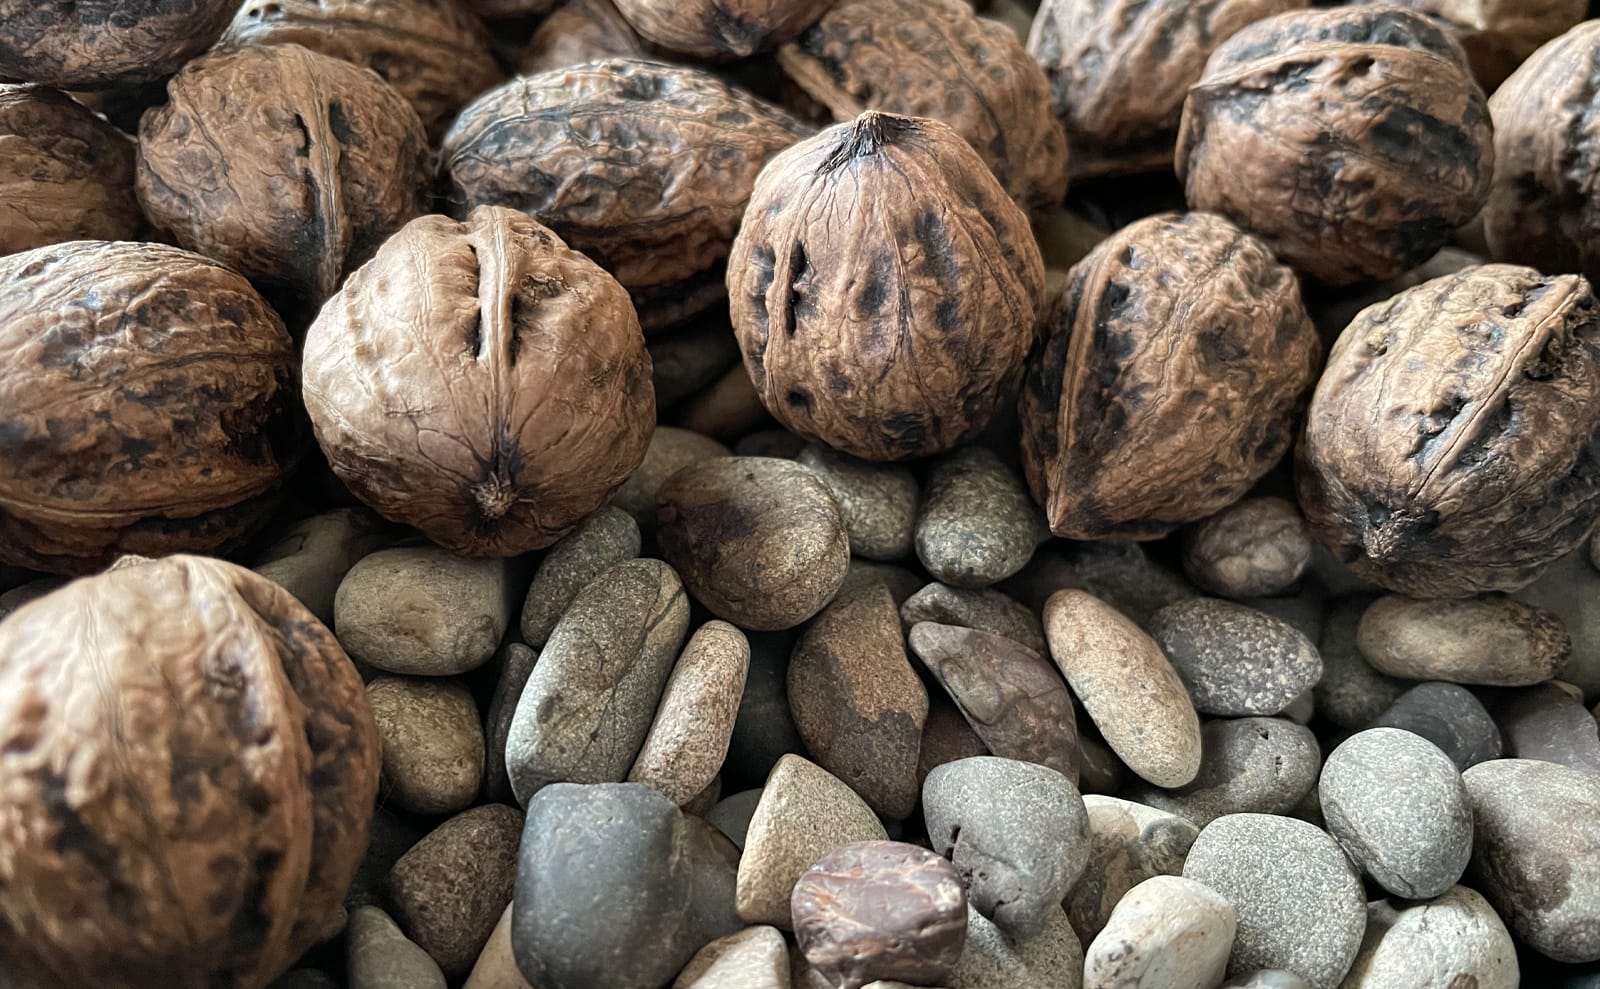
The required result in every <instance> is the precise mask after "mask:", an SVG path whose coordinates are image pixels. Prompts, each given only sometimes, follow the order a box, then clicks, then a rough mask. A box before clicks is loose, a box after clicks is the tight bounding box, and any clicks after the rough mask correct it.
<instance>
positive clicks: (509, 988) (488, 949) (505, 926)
mask: <svg viewBox="0 0 1600 989" xmlns="http://www.w3.org/2000/svg"><path fill="white" fill-rule="evenodd" d="M461 989H533V987H532V986H530V985H528V980H527V979H524V978H523V977H522V972H520V971H519V970H518V969H517V960H516V958H515V957H514V956H513V955H512V953H511V903H510V901H507V902H506V908H505V909H504V910H502V911H500V919H499V920H498V921H497V922H496V923H495V925H494V931H493V932H492V933H490V935H489V940H488V942H487V943H486V944H485V945H484V946H483V951H481V952H480V953H479V954H478V960H477V961H476V962H475V963H474V964H473V966H472V972H471V973H470V974H469V975H468V976H467V981H466V984H465V985H463V986H462V987H461Z"/></svg>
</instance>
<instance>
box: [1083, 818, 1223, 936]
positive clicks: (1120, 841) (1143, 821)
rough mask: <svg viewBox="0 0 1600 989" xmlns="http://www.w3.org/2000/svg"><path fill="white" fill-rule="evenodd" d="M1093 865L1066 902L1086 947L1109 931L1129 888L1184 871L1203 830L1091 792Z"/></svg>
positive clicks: (1090, 862)
mask: <svg viewBox="0 0 1600 989" xmlns="http://www.w3.org/2000/svg"><path fill="white" fill-rule="evenodd" d="M1083 806H1084V808H1085V809H1086V810H1087V811H1088V812H1089V861H1088V863H1087V864H1086V865H1085V866H1084V868H1083V875H1082V876H1080V877H1079V878H1078V881H1077V882H1075V883H1073V884H1072V889H1071V891H1070V892H1068V893H1067V899H1066V901H1065V903H1064V904H1063V905H1064V906H1065V907H1066V908H1067V917H1068V919H1069V920H1071V921H1072V929H1073V930H1074V931H1076V932H1077V934H1078V939H1079V940H1080V941H1083V942H1084V943H1088V942H1089V941H1093V940H1094V938H1095V935H1097V934H1099V933H1100V931H1101V929H1102V928H1104V927H1105V924H1106V920H1107V918H1109V917H1110V916H1111V911H1112V910H1113V909H1114V908H1115V907H1116V905H1117V904H1118V903H1119V902H1121V900H1122V897H1123V896H1124V895H1125V894H1126V893H1127V892H1128V890H1130V889H1132V888H1133V887H1135V886H1137V885H1139V884H1140V883H1142V882H1144V881H1145V880H1146V879H1151V878H1153V877H1155V876H1176V875H1178V874H1179V873H1181V872H1182V871H1183V860H1184V858H1185V857H1186V856H1187V855H1188V854H1189V846H1191V845H1193V844H1194V839H1195V836H1196V835H1198V834H1199V833H1200V829H1199V828H1197V827H1195V825H1194V824H1193V823H1192V822H1190V821H1189V820H1187V819H1185V818H1182V817H1178V816H1177V815H1175V814H1169V813H1167V812H1166V811H1164V810H1158V809H1156V808H1154V807H1148V806H1146V805H1144V804H1138V803H1134V802H1133V801H1131V800H1123V799H1121V798H1118V797H1107V796H1102V795H1099V794H1090V795H1088V796H1086V797H1084V798H1083Z"/></svg>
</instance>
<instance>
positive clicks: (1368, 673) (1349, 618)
mask: <svg viewBox="0 0 1600 989" xmlns="http://www.w3.org/2000/svg"><path fill="white" fill-rule="evenodd" d="M1376 600H1377V595H1375V594H1358V595H1356V596H1354V597H1344V598H1339V599H1337V600H1335V601H1334V602H1332V603H1331V604H1330V605H1329V606H1328V610H1327V613H1326V614H1325V615H1324V616H1323V620H1322V635H1321V636H1320V637H1319V638H1318V639H1317V652H1318V653H1319V654H1321V656H1322V679H1321V680H1318V681H1317V685H1316V687H1314V688H1313V696H1314V697H1315V698H1316V702H1317V710H1318V711H1319V712H1321V714H1322V716H1323V717H1325V718H1327V719H1328V720H1329V721H1331V722H1333V723H1334V724H1335V725H1337V726H1339V727H1340V728H1344V729H1346V730H1348V731H1359V730H1360V729H1362V728H1365V727H1367V726H1368V725H1370V724H1372V719H1374V718H1376V717H1378V716H1379V715H1380V714H1382V713H1383V712H1384V711H1385V710H1386V709H1387V708H1388V707H1389V705H1391V704H1393V703H1394V702H1395V701H1396V700H1398V699H1399V697H1400V695H1401V694H1403V693H1405V692H1406V688H1407V687H1409V686H1410V684H1409V683H1407V682H1406V681H1404V680H1396V679H1395V678H1394V677H1391V676H1385V675H1384V674H1382V673H1379V672H1378V671H1377V670H1375V669H1373V668H1372V664H1370V663H1368V662H1367V660H1366V657H1365V656H1362V655H1361V650H1360V649H1359V648H1358V647H1357V646H1356V635H1357V632H1358V630H1359V629H1360V627H1361V616H1362V615H1364V614H1366V611H1367V608H1368V606H1369V605H1371V603H1372V602H1373V601H1376Z"/></svg>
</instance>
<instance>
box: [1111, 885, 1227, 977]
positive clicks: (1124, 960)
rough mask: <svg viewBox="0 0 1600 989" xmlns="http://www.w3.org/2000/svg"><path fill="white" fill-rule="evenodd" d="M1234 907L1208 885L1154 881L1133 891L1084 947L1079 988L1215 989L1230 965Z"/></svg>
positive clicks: (1138, 886)
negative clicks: (1081, 978) (1213, 988)
mask: <svg viewBox="0 0 1600 989" xmlns="http://www.w3.org/2000/svg"><path fill="white" fill-rule="evenodd" d="M1236 925H1237V920H1236V918H1235V916H1234V910H1233V904H1231V903H1229V902H1228V901H1227V900H1225V899H1223V897H1222V896H1221V895H1220V894H1218V893H1217V892H1216V891H1215V890H1213V889H1212V888H1211V887H1209V886H1205V885H1203V884H1201V883H1197V882H1195V881H1194V880H1192V879H1184V878H1182V877H1181V876H1155V877H1153V878H1151V879H1146V880H1145V881H1144V882H1142V883H1140V884H1139V885H1137V886H1135V887H1133V888H1132V889H1130V890H1129V891H1128V894H1127V895H1126V896H1124V897H1123V898H1122V902H1120V903H1118V904H1117V908H1116V909H1115V910H1113V911H1112V912H1111V918H1110V919H1109V920H1107V921H1106V925H1105V928H1104V929H1103V930H1102V931H1101V932H1100V934H1099V935H1098V936H1097V937H1096V938H1095V939H1094V940H1093V941H1092V942H1091V943H1090V944H1089V945H1088V946H1087V947H1086V948H1085V949H1084V952H1083V955H1084V958H1083V989H1212V987H1213V986H1215V985H1216V984H1217V983H1219V982H1221V981H1222V973H1223V971H1224V970H1225V969H1226V968H1227V967H1228V953H1229V951H1230V950H1231V949H1232V948H1233V933H1234V928H1235V926H1236Z"/></svg>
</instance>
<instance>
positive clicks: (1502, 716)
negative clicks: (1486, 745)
mask: <svg viewBox="0 0 1600 989" xmlns="http://www.w3.org/2000/svg"><path fill="white" fill-rule="evenodd" d="M1495 721H1496V722H1497V723H1498V724H1499V726H1500V732H1501V735H1502V736H1503V737H1504V739H1505V750H1506V751H1505V754H1506V757H1507V758H1510V759H1542V760H1544V761H1545V762H1556V763H1560V764H1561V765H1563V766H1571V767H1572V768H1573V769H1581V770H1583V771H1584V772H1586V773H1594V774H1595V775H1597V776H1600V726H1597V725H1596V724H1595V720H1594V716H1593V715H1591V714H1590V713H1589V710H1588V709H1587V708H1585V707H1584V706H1583V704H1581V703H1580V702H1579V701H1577V700H1574V699H1573V698H1572V697H1571V696H1570V695H1569V694H1567V693H1566V692H1565V691H1563V690H1561V688H1559V687H1557V686H1555V685H1554V684H1550V683H1542V684H1540V685H1539V686H1537V687H1528V688H1526V689H1524V690H1516V691H1510V692H1508V693H1507V695H1506V696H1504V697H1502V698H1500V699H1499V702H1498V703H1497V704H1496V705H1495Z"/></svg>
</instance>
